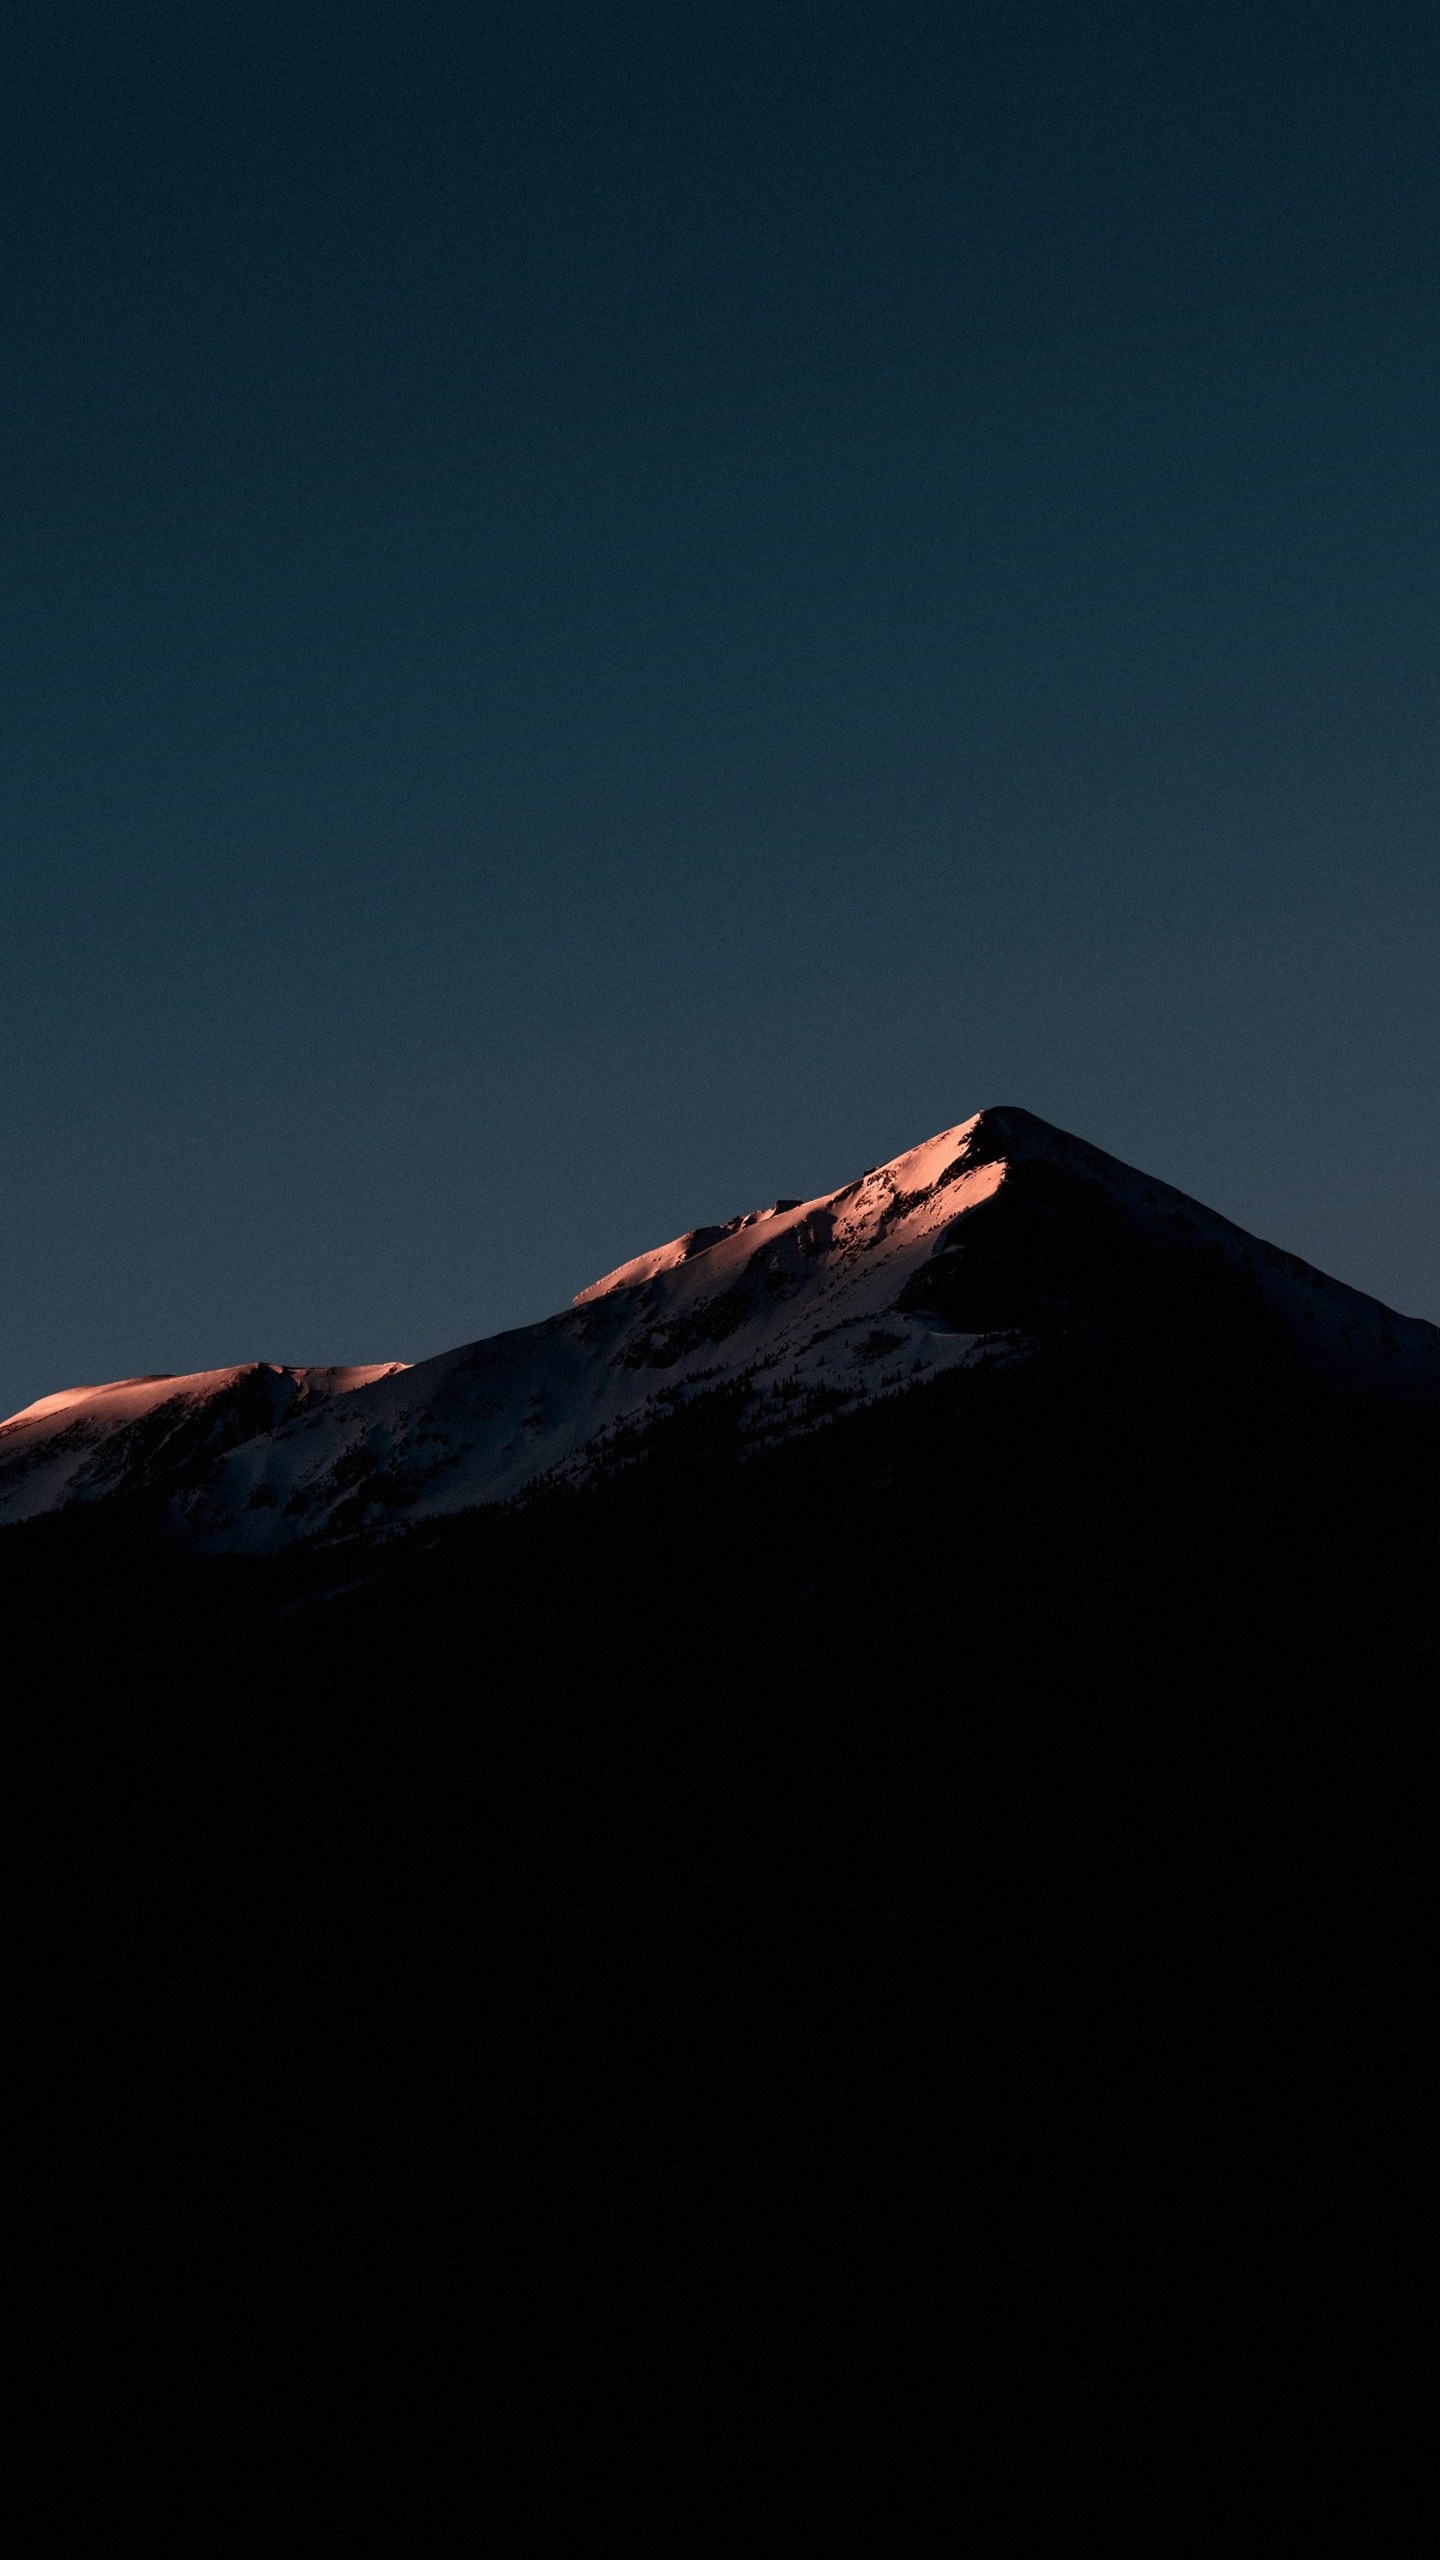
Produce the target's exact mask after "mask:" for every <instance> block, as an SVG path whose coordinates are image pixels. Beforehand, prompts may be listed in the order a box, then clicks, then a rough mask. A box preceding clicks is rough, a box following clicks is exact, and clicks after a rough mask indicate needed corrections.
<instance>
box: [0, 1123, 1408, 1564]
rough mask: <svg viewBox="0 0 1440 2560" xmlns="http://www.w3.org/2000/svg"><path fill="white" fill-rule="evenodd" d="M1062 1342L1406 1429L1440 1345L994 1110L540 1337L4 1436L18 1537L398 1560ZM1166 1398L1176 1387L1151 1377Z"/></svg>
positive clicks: (1093, 1154) (119, 1395) (768, 1443)
mask: <svg viewBox="0 0 1440 2560" xmlns="http://www.w3.org/2000/svg"><path fill="white" fill-rule="evenodd" d="M1062 1344H1064V1345H1069V1346H1070V1347H1071V1349H1072V1350H1073V1351H1074V1352H1075V1353H1077V1354H1079V1355H1090V1356H1092V1357H1093V1356H1094V1355H1095V1354H1096V1353H1098V1352H1099V1351H1101V1350H1102V1349H1103V1351H1104V1353H1105V1354H1106V1356H1107V1358H1108V1359H1109V1361H1110V1363H1111V1364H1112V1366H1113V1367H1114V1369H1115V1371H1116V1373H1117V1377H1118V1376H1122V1375H1125V1374H1128V1375H1129V1376H1130V1377H1132V1379H1133V1378H1138V1377H1139V1376H1140V1375H1141V1374H1142V1373H1145V1374H1148V1373H1149V1372H1150V1371H1151V1370H1152V1369H1153V1368H1154V1367H1155V1366H1156V1365H1157V1364H1158V1366H1159V1368H1160V1369H1161V1370H1163V1369H1164V1368H1166V1367H1167V1366H1169V1367H1170V1368H1171V1369H1173V1371H1174V1372H1175V1375H1176V1378H1177V1381H1178V1379H1179V1378H1180V1377H1181V1376H1183V1375H1184V1374H1186V1373H1192V1374H1198V1372H1199V1371H1201V1370H1205V1371H1207V1372H1213V1373H1214V1375H1215V1380H1216V1384H1217V1387H1219V1388H1220V1389H1222V1390H1223V1389H1226V1388H1228V1389H1229V1391H1231V1392H1233V1393H1235V1394H1237V1395H1241V1394H1243V1393H1244V1392H1245V1391H1246V1389H1247V1387H1248V1386H1251V1385H1253V1386H1254V1388H1255V1389H1256V1390H1257V1391H1258V1392H1264V1391H1265V1389H1266V1386H1267V1384H1268V1383H1270V1382H1273V1381H1274V1380H1276V1379H1278V1378H1279V1376H1280V1375H1281V1374H1282V1373H1283V1372H1284V1371H1286V1370H1287V1369H1289V1370H1291V1371H1293V1373H1294V1374H1295V1376H1296V1377H1297V1378H1299V1377H1302V1376H1303V1377H1304V1378H1306V1379H1308V1380H1311V1381H1314V1382H1316V1383H1317V1384H1329V1385H1331V1386H1333V1387H1335V1388H1337V1389H1340V1390H1342V1391H1348V1392H1350V1393H1352V1394H1355V1395H1358V1396H1361V1397H1363V1398H1368V1399H1373V1400H1378V1401H1380V1402H1384V1403H1387V1404H1389V1405H1391V1406H1393V1407H1397V1408H1398V1407H1403V1406H1405V1405H1407V1404H1408V1405H1410V1406H1412V1407H1413V1408H1414V1409H1416V1410H1419V1409H1420V1408H1421V1407H1422V1406H1423V1403H1424V1401H1425V1398H1426V1397H1427V1395H1428V1396H1429V1397H1431V1398H1432V1399H1433V1397H1434V1396H1435V1394H1436V1392H1437V1389H1440V1335H1437V1332H1436V1329H1435V1328H1434V1327H1433V1326H1430V1325H1426V1324H1423V1323H1418V1322H1415V1321H1413V1320H1407V1319H1405V1318H1402V1317H1399V1316H1395V1315H1392V1314H1391V1312H1390V1311H1389V1310H1388V1309H1387V1308H1385V1307H1382V1306H1380V1305H1379V1304H1378V1303H1377V1302H1376V1301H1374V1300H1373V1299H1368V1298H1365V1297H1363V1296H1362V1295H1361V1294H1360V1293H1359V1292H1358V1291H1355V1290H1351V1289H1346V1288H1344V1287H1343V1286H1342V1285H1341V1284H1340V1283H1338V1282H1336V1281H1333V1280H1329V1279H1327V1278H1326V1277H1325V1276H1324V1275H1323V1274H1321V1273H1319V1272H1317V1271H1314V1270H1312V1269H1310V1268H1309V1267H1308V1266H1307V1265H1305V1264H1303V1263H1301V1262H1299V1261H1297V1260H1296V1259H1295V1258H1294V1257H1293V1256H1290V1255H1287V1254H1284V1253H1281V1252H1280V1251H1278V1250H1277V1249H1276V1248H1275V1247H1273V1246H1269V1245H1263V1244H1260V1243H1258V1242H1257V1241H1256V1240H1255V1239H1254V1238H1252V1237H1250V1236H1247V1235H1246V1234H1244V1233H1243V1232H1242V1231H1241V1230H1240V1229H1238V1228H1235V1227H1233V1226H1231V1225H1230V1224H1229V1223H1228V1222H1227V1221H1226V1220H1225V1219H1223V1218H1219V1217H1217V1216H1216V1215H1214V1213H1213V1212H1211V1211H1208V1210H1206V1209H1203V1208H1202V1207H1201V1206H1200V1205H1199V1204H1198V1203H1197V1202H1195V1201H1191V1200H1187V1199H1186V1198H1185V1197H1184V1196H1183V1195H1182V1194H1180V1193H1178V1192H1175V1191H1172V1190H1171V1189H1169V1188H1168V1186H1166V1185H1165V1184H1163V1183H1159V1182H1155V1181H1153V1180H1150V1179H1147V1178H1146V1177H1145V1176H1143V1175H1140V1174H1137V1173H1135V1172H1133V1171H1132V1170H1131V1169H1130V1168H1129V1167H1127V1166H1124V1165H1121V1164H1119V1163H1117V1162H1116V1161H1115V1159H1114V1158H1112V1157H1109V1156H1105V1155H1102V1154H1101V1153H1099V1152H1098V1150H1096V1149H1094V1148H1091V1147H1088V1146H1085V1145H1083V1144H1082V1143H1081V1142H1080V1141H1078V1140H1076V1139H1073V1138H1070V1137H1067V1136H1066V1135H1065V1134H1064V1133H1063V1132H1061V1131H1059V1130H1055V1129H1052V1128H1049V1127H1048V1126H1047V1125H1046V1124H1045V1123H1044V1122H1042V1121H1037V1120H1035V1119H1033V1118H1032V1117H1031V1116H1030V1115H1029V1114H1028V1113H1025V1112H1021V1111H1015V1110H992V1111H985V1112H981V1113H979V1114H977V1115H976V1117H975V1118H973V1119H971V1120H969V1121H965V1122H963V1123H961V1124H960V1125H959V1126H958V1127H956V1128H953V1129H949V1130H945V1131H942V1132H941V1134H940V1135H939V1136H938V1137H936V1138H934V1139H931V1140H930V1141H929V1142H928V1143H927V1144H925V1145H923V1146H920V1147H916V1148H913V1149H911V1150H910V1151H909V1152H908V1153H906V1154H905V1155H902V1156H899V1157H897V1158H896V1159H895V1160H894V1161H893V1162H892V1163H890V1164H886V1165H882V1166H880V1167H878V1168H875V1169H872V1170H871V1171H870V1172H868V1173H866V1174H864V1175H862V1176H861V1177H860V1178H859V1179H858V1180H857V1181H854V1182H851V1183H847V1184H846V1185H845V1186H844V1187H843V1188H842V1189H841V1190H839V1191H837V1192H834V1193H831V1194H828V1195H826V1196H825V1197H823V1198H819V1199H815V1200H808V1201H796V1200H782V1201H778V1202H776V1204H775V1205H774V1206H773V1207H772V1208H769V1209H765V1210H758V1211H752V1212H751V1213H750V1214H749V1215H748V1216H744V1217H738V1218H733V1219H731V1220H730V1221H729V1222H728V1223H727V1224H725V1225H722V1226H713V1227H702V1228H699V1229H697V1230H696V1231H694V1232H693V1233H691V1234H689V1235H685V1236H682V1237H680V1238H678V1239H677V1240H676V1241H675V1242H674V1243H673V1244H670V1245H666V1246H663V1247H661V1248H660V1249H658V1250H657V1251H654V1252H651V1253H647V1254H642V1255H640V1256H639V1257H638V1258H637V1259H636V1260H635V1261H633V1262H630V1263H627V1264H625V1265H624V1266H623V1267H622V1268H621V1269H620V1270H618V1271H615V1272H612V1273H611V1274H610V1275H609V1276H608V1278H606V1279H604V1280H601V1281H597V1282H596V1283H595V1284H594V1285H593V1286H592V1287H590V1288H588V1289H585V1290H582V1291H581V1293H580V1295H579V1297H578V1298H577V1299H576V1301H575V1303H574V1305H573V1306H572V1307H571V1308H568V1309H566V1310H565V1311H564V1312H563V1313H561V1314H559V1315H556V1316H554V1317H552V1318H550V1319H549V1320H548V1321H547V1322H545V1323H542V1324H538V1325H530V1326H526V1327H524V1328H523V1329H521V1330H520V1331H519V1332H515V1333H508V1334H501V1335H498V1336H496V1337H494V1338H492V1339H490V1340H486V1341H481V1342H476V1343H471V1344H467V1345H466V1346H464V1347H463V1348H462V1349H461V1350H458V1351H454V1352H448V1353H443V1354H441V1355H440V1356H439V1357H437V1358H434V1359H430V1360H425V1361H422V1362H420V1363H419V1364H418V1365H416V1366H413V1367H411V1366H406V1365H405V1364H403V1363H399V1362H390V1363H388V1364H381V1365H379V1366H373V1367H369V1368H350V1369H345V1368H331V1369H314V1368H310V1369H285V1368H280V1367H276V1366H274V1365H272V1364H268V1363H263V1362H257V1363H254V1364H252V1365H250V1366H249V1367H240V1368H233V1369H221V1370H213V1371H207V1372H202V1373H200V1374H199V1375H196V1376H189V1377H168V1378H167V1377H145V1378H132V1379H123V1380H119V1381H116V1382H114V1383H113V1384H111V1385H108V1386H104V1387H95V1388H77V1389H67V1390H63V1391H61V1392H60V1393H58V1394H54V1395H50V1396H46V1397H43V1398H42V1399H41V1400H40V1401H39V1402H38V1403H37V1404H35V1405H32V1406H30V1407H28V1408H27V1409H26V1411H25V1412H23V1413H21V1414H17V1415H15V1416H14V1417H12V1419H11V1420H10V1421H9V1422H7V1423H5V1424H4V1425H3V1426H0V1521H3V1522H16V1521H20V1520H24V1519H33V1518H36V1517H39V1516H42V1515H44V1514H46V1513H50V1512H54V1511H57V1510H63V1509H65V1508H68V1507H70V1506H73V1505H75V1504H77V1503H94V1502H114V1501H121V1502H128V1503H131V1504H133V1503H135V1502H137V1501H144V1502H146V1503H147V1504H148V1506H149V1508H150V1510H151V1513H152V1515H153V1517H154V1519H155V1522H156V1527H157V1534H160V1535H163V1536H164V1537H166V1538H167V1539H168V1540H170V1541H171V1542H172V1543H173V1544H174V1545H176V1546H177V1547H179V1548H183V1549H184V1550H186V1551H188V1552H191V1553H194V1554H211V1555H216V1554H222V1553H225V1554H253V1555H263V1554H273V1553H276V1552H278V1551H281V1550H283V1549H285V1548H286V1547H289V1546H291V1545H294V1544H296V1543H297V1542H301V1541H315V1540H318V1541H321V1542H328V1543H332V1544H333V1543H334V1542H336V1541H341V1540H356V1539H366V1538H369V1539H372V1540H373V1539H376V1538H381V1537H384V1536H386V1535H387V1534H393V1533H394V1532H395V1531H397V1530H399V1529H401V1528H405V1527H414V1526H417V1525H420V1524H424V1523H428V1522H434V1521H437V1520H439V1519H442V1518H446V1517H450V1516H453V1515H455V1514H457V1513H460V1512H468V1511H473V1510H475V1509H476V1508H477V1507H479V1506H485V1505H495V1504H503V1503H506V1502H508V1501H513V1500H515V1499H516V1498H517V1497H520V1496H526V1497H529V1498H531V1499H533V1498H534V1497H535V1495H536V1494H537V1492H539V1491H540V1490H542V1489H547V1488H548V1489H556V1488H560V1487H570V1488H578V1487H580V1486H583V1485H587V1484H588V1485H594V1484H597V1483H600V1482H602V1481H604V1480H606V1479H607V1478H611V1477H613V1476H614V1475H615V1473H616V1472H617V1471H619V1470H622V1469H624V1468H626V1467H628V1466H630V1465H633V1464H634V1463H636V1462H637V1461H638V1460H640V1459H641V1458H643V1457H644V1456H645V1455H647V1454H648V1453H651V1452H653V1450H654V1448H655V1446H656V1444H657V1441H659V1440H661V1439H663V1438H664V1435H665V1432H666V1428H667V1426H670V1425H673V1424H674V1423H676V1422H677V1421H683V1422H685V1423H687V1424H688V1426H689V1427H688V1430H687V1433H686V1437H687V1441H693V1439H694V1437H695V1429H696V1425H697V1424H698V1422H699V1421H700V1419H701V1417H702V1416H703V1414H704V1413H705V1411H706V1410H707V1409H708V1410H709V1411H711V1412H712V1413H713V1414H715V1415H716V1416H722V1415H723V1417H724V1425H725V1429H726V1432H727V1434H728V1436H729V1438H730V1440H731V1441H733V1442H734V1443H735V1444H736V1445H737V1447H740V1448H743V1449H744V1450H745V1451H747V1452H750V1453H758V1452H761V1451H764V1450H767V1449H775V1448H777V1447H779V1446H781V1445H783V1444H784V1443H786V1442H787V1441H790V1440H792V1439H794V1438H796V1437H797V1436H799V1435H803V1434H804V1433H806V1432H808V1431H810V1430H813V1429H815V1428H816V1427H817V1426H819V1425H821V1424H833V1423H834V1422H836V1421H839V1420H842V1419H844V1418H847V1417H853V1416H855V1415H857V1414H859V1413H861V1412H862V1411H864V1410H866V1409H867V1408H869V1407H872V1406H873V1405H875V1404H876V1403H877V1402H879V1401H881V1400H887V1399H891V1398H894V1397H897V1396H904V1395H907V1394H913V1393H915V1392H917V1391H920V1390H923V1389H924V1388H925V1387H927V1386H930V1385H933V1384H935V1383H936V1382H937V1381H939V1380H941V1379H944V1378H949V1379H950V1380H951V1381H952V1382H953V1381H956V1380H957V1379H958V1378H959V1377H960V1376H961V1375H962V1373H964V1374H968V1375H970V1376H971V1377H974V1376H976V1375H977V1374H980V1373H984V1372H987V1371H990V1370H994V1369H996V1368H1012V1369H1013V1368H1015V1367H1017V1366H1019V1365H1023V1364H1024V1363H1026V1362H1027V1361H1033V1360H1034V1359H1035V1358H1036V1357H1037V1356H1038V1355H1040V1354H1042V1353H1046V1352H1050V1353H1053V1352H1054V1351H1055V1349H1056V1348H1057V1346H1060V1345H1062ZM1157 1383H1158V1382H1157Z"/></svg>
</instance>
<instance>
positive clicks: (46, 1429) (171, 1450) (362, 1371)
mask: <svg viewBox="0 0 1440 2560" xmlns="http://www.w3.org/2000/svg"><path fill="white" fill-rule="evenodd" d="M399 1365H400V1364H399V1363H398V1362H396V1361H388V1362H380V1363H378V1364H375V1365H372V1366H371V1367H369V1368H358V1369H282V1368H277V1367H276V1366H275V1365H274V1364H273V1363H272V1362H269V1361H264V1360H260V1361H252V1362H249V1363H247V1364H246V1365H244V1366H242V1367H240V1368H235V1369H197V1370H194V1371H192V1372H191V1373H190V1375H188V1376H185V1377H170V1376H164V1375H157V1376H151V1377H145V1378H116V1379H113V1380H112V1381H111V1382H110V1384H109V1385H108V1386H99V1387H66V1388H64V1389H62V1390H61V1392H60V1393H59V1394H58V1395H51V1396H40V1397H39V1398H38V1399H37V1400H36V1402H35V1403H34V1404H28V1405H26V1406H25V1408H24V1411H23V1412H21V1413H15V1414H12V1415H11V1416H10V1419H9V1421H8V1422H4V1423H0V1522H5V1521H11V1520H29V1519H33V1518H35V1517H36V1515H37V1514H38V1513H40V1512H43V1511H56V1510H59V1509H60V1508H61V1507H62V1506H63V1505H64V1504H66V1503H70V1502H95V1501H98V1500H99V1499H100V1498H101V1497H102V1496H103V1495H105V1494H107V1493H116V1492H120V1491H125V1492H140V1491H144V1490H146V1489H147V1488H151V1487H153V1488H157V1489H160V1490H163V1491H167V1492H168V1491H169V1490H170V1489H171V1488H172V1485H173V1483H174V1480H175V1478H176V1477H177V1475H180V1474H184V1473H193V1472H194V1471H195V1470H196V1469H197V1468H200V1469H203V1468H205V1467H206V1466H209V1465H213V1463H214V1462H215V1460H216V1459H217V1458H218V1457H220V1456H221V1455H222V1453H223V1452H224V1451H225V1450H227V1449H231V1448H234V1447H235V1446H236V1445H237V1443H239V1442H241V1441H245V1440H252V1439H253V1438H254V1437H255V1435H256V1433H257V1432H268V1431H272V1430H273V1429H274V1428H275V1426H276V1424H277V1423H280V1422H283V1421H285V1420H286V1419H287V1417H288V1416H290V1415H292V1414H295V1413H300V1412H311V1411H313V1410H315V1409H316V1408H317V1407H318V1406H320V1405H322V1404H323V1403H325V1402H326V1401H327V1399H329V1398H330V1397H333V1396H341V1395H348V1394H350V1393H352V1392H353V1391H354V1389H356V1388H357V1387H368V1386H372V1385H373V1384H374V1382H375V1380H376V1379H377V1378H386V1377H389V1376H390V1375H391V1374H392V1373H393V1371H394V1370H395V1369H396V1368H397V1367H398V1366H399Z"/></svg>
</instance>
